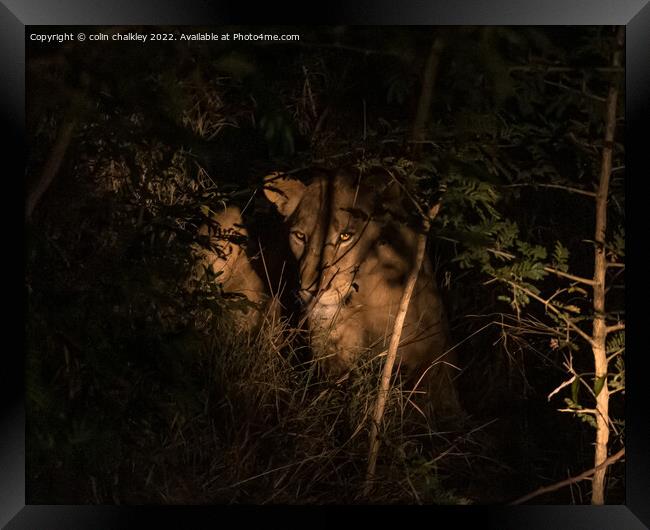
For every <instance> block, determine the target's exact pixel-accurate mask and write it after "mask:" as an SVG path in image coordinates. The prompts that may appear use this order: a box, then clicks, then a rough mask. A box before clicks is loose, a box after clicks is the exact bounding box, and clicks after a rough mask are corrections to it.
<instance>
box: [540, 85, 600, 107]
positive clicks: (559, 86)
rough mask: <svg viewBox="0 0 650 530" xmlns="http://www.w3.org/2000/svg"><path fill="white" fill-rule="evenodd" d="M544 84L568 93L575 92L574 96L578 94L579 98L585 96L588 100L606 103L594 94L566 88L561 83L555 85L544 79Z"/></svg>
mask: <svg viewBox="0 0 650 530" xmlns="http://www.w3.org/2000/svg"><path fill="white" fill-rule="evenodd" d="M544 83H546V84H547V85H551V86H554V87H557V88H562V89H564V90H568V91H569V92H575V93H576V94H580V95H581V96H585V97H588V98H592V99H595V100H596V101H601V102H603V103H604V102H605V101H607V100H606V99H605V98H604V97H602V96H597V95H596V94H592V93H590V92H587V91H586V90H579V89H577V88H573V87H570V86H566V85H563V84H562V83H556V82H554V81H549V80H548V79H544Z"/></svg>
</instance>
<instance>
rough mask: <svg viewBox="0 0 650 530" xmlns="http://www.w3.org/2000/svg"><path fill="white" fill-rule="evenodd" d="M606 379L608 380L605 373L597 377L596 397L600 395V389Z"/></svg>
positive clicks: (595, 384) (595, 385)
mask: <svg viewBox="0 0 650 530" xmlns="http://www.w3.org/2000/svg"><path fill="white" fill-rule="evenodd" d="M606 380H607V376H606V375H603V376H601V377H597V378H596V380H595V381H594V394H595V395H596V397H598V394H600V391H601V390H602V389H603V386H604V384H605V381H606Z"/></svg>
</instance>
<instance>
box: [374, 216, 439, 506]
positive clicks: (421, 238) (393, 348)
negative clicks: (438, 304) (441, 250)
mask: <svg viewBox="0 0 650 530" xmlns="http://www.w3.org/2000/svg"><path fill="white" fill-rule="evenodd" d="M439 207H440V203H437V204H436V205H435V206H433V208H431V210H430V211H429V214H428V216H426V217H425V218H424V219H423V221H424V230H423V231H422V232H421V233H420V234H418V244H417V253H416V257H415V262H414V264H413V268H412V269H411V272H410V273H409V276H408V280H407V282H406V286H405V287H404V292H403V293H402V298H401V299H400V303H399V308H398V311H397V315H396V316H395V322H394V324H393V333H392V335H391V338H390V343H389V345H388V353H387V355H386V362H385V363H384V369H383V371H382V374H381V382H380V385H379V393H378V395H377V401H376V402H375V409H374V412H373V415H372V423H371V425H370V444H369V446H370V447H369V450H368V467H367V470H366V482H365V485H364V493H365V494H366V495H367V494H368V493H369V491H370V487H371V485H372V481H373V479H374V477H375V469H376V466H377V457H378V455H379V425H380V423H381V420H382V418H383V416H384V409H385V407H386V400H387V398H388V394H389V392H390V380H391V376H392V373H393V366H394V364H395V359H396V357H397V348H398V346H399V342H400V339H401V336H402V329H403V327H404V321H405V320H406V313H407V312H408V308H409V304H410V302H411V295H412V294H413V290H414V289H415V284H416V282H417V279H418V275H419V273H420V268H421V267H422V262H423V260H424V253H425V250H426V246H427V236H428V233H429V227H430V226H431V220H432V219H433V218H434V217H435V216H436V214H437V213H438V209H439Z"/></svg>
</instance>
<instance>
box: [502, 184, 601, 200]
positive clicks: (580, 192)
mask: <svg viewBox="0 0 650 530" xmlns="http://www.w3.org/2000/svg"><path fill="white" fill-rule="evenodd" d="M521 187H532V188H553V189H559V190H564V191H568V192H569V193H577V194H578V195H586V196H587V197H595V196H596V192H594V191H588V190H583V189H580V188H572V187H571V186H563V185H562V184H536V183H530V184H508V185H506V186H504V188H521Z"/></svg>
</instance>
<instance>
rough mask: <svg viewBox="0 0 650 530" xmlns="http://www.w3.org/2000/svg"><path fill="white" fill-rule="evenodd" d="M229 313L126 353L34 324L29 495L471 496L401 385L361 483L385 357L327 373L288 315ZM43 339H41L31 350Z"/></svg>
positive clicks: (152, 498)
mask: <svg viewBox="0 0 650 530" xmlns="http://www.w3.org/2000/svg"><path fill="white" fill-rule="evenodd" d="M232 317H233V315H232V314H230V313H229V312H228V311H224V312H223V313H222V314H220V315H216V316H215V317H214V318H212V320H211V325H210V326H209V327H208V328H203V329H202V330H201V331H200V332H195V333H188V334H187V335H181V338H178V337H177V338H176V341H175V342H174V341H172V340H171V336H168V337H161V340H160V342H155V341H154V342H153V343H151V341H147V340H144V339H143V338H142V337H140V339H138V340H135V339H134V340H131V341H130V344H128V345H127V344H124V345H123V346H124V351H123V352H122V354H119V353H118V351H117V350H116V349H115V348H114V347H107V348H106V349H105V350H103V351H102V345H103V341H102V340H96V344H94V345H93V346H90V345H88V346H87V348H82V349H80V350H79V351H76V352H72V353H71V352H70V351H68V355H67V356H64V359H62V358H61V357H57V358H54V357H53V355H52V354H53V353H54V352H53V351H50V350H48V347H46V346H44V343H42V342H40V341H42V340H44V341H45V342H47V341H48V338H47V337H45V336H40V340H39V338H37V337H36V334H35V332H36V330H32V332H33V334H32V344H34V345H35V349H34V350H32V352H31V354H30V358H31V359H32V360H33V361H34V362H33V364H32V365H31V368H30V369H29V370H28V373H29V374H31V376H30V377H31V383H30V384H29V386H30V388H31V389H32V390H33V391H32V392H31V394H30V395H31V396H32V398H33V399H32V400H31V402H30V404H29V407H30V408H29V410H30V413H29V418H30V419H29V423H28V428H29V429H28V432H29V444H30V448H31V452H30V459H29V460H30V462H29V466H28V473H29V475H28V476H29V477H30V478H29V480H28V483H29V487H28V497H29V499H30V502H33V503H70V502H73V503H110V504H113V503H120V504H122V503H124V504H156V503H164V504H221V503H254V504H268V503H273V504H329V503H337V504H352V503H442V504H456V503H465V502H467V500H466V499H463V498H462V497H459V496H456V495H455V494H454V493H453V492H451V491H450V490H449V489H447V488H446V487H445V486H444V482H445V480H444V478H445V476H446V475H447V474H449V472H450V470H449V469H448V468H446V463H447V460H449V459H452V458H453V456H450V451H449V449H450V445H451V442H450V441H449V440H448V439H447V436H446V435H444V433H437V432H435V431H434V430H432V429H431V428H430V426H429V425H428V424H427V420H426V418H425V417H423V416H422V415H421V414H420V413H419V412H418V410H419V409H418V408H416V407H415V406H414V404H413V400H414V397H415V398H417V395H415V396H414V395H413V394H412V393H411V392H406V391H403V390H401V389H400V387H399V385H398V386H397V387H395V389H394V390H393V391H392V392H391V395H390V398H389V403H388V407H387V413H386V416H385V419H384V424H383V426H382V429H381V437H382V448H381V454H380V458H379V465H378V469H377V474H376V481H375V484H373V487H372V489H371V490H370V493H369V494H368V495H367V496H364V495H363V493H362V491H363V480H364V475H365V471H366V465H367V451H368V447H367V445H368V429H369V418H370V412H371V410H372V406H373V403H374V398H375V395H376V388H377V382H378V376H379V374H380V372H381V363H382V362H383V359H380V358H376V359H370V360H368V361H367V362H365V363H363V364H362V365H360V366H359V367H358V368H357V369H356V370H355V371H354V372H353V373H352V374H351V375H350V376H349V377H347V378H344V380H343V381H331V380H328V379H327V378H325V377H323V376H322V375H321V374H319V370H318V366H317V365H316V364H315V363H314V362H312V361H310V360H308V356H307V355H306V349H307V346H306V344H305V340H304V337H303V336H302V332H301V331H300V330H297V329H294V328H292V327H291V326H290V325H289V324H288V323H287V321H286V320H284V319H280V318H277V317H276V316H275V314H274V313H272V312H269V314H268V315H267V317H268V318H266V319H265V321H264V323H263V325H262V327H261V329H259V330H256V331H253V332H248V333H247V332H241V331H238V328H237V327H236V326H235V325H233V321H232ZM36 327H38V326H36ZM41 331H43V330H42V329H41ZM95 333H97V334H98V335H100V332H99V331H97V330H96V331H95ZM140 333H142V332H140ZM152 334H153V331H152ZM99 338H100V337H99V336H96V337H95V339H99ZM39 342H40V344H41V346H43V347H45V350H47V351H45V352H44V351H42V350H41V351H37V349H38V348H37V347H36V345H38V344H39ZM124 342H129V341H124ZM162 344H164V345H165V347H161V345H162ZM136 345H137V346H139V348H140V351H139V352H137V351H136V350H135V349H134V348H135V347H136ZM113 346H114V343H113ZM49 348H50V349H53V350H58V349H59V346H57V345H55V344H50V345H49ZM125 359H130V360H129V361H127V366H124V364H123V363H124V361H125ZM37 360H38V361H37ZM61 361H63V362H61ZM111 362H113V363H115V364H114V365H111V364H110V363H111ZM56 364H59V365H60V366H59V367H58V369H57V370H56V371H55V377H49V378H48V377H47V374H50V375H51V374H52V371H51V368H52V366H53V365H56ZM75 385H76V386H75ZM72 388H76V390H74V391H73V390H71V389H72ZM452 452H453V451H452Z"/></svg>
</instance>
